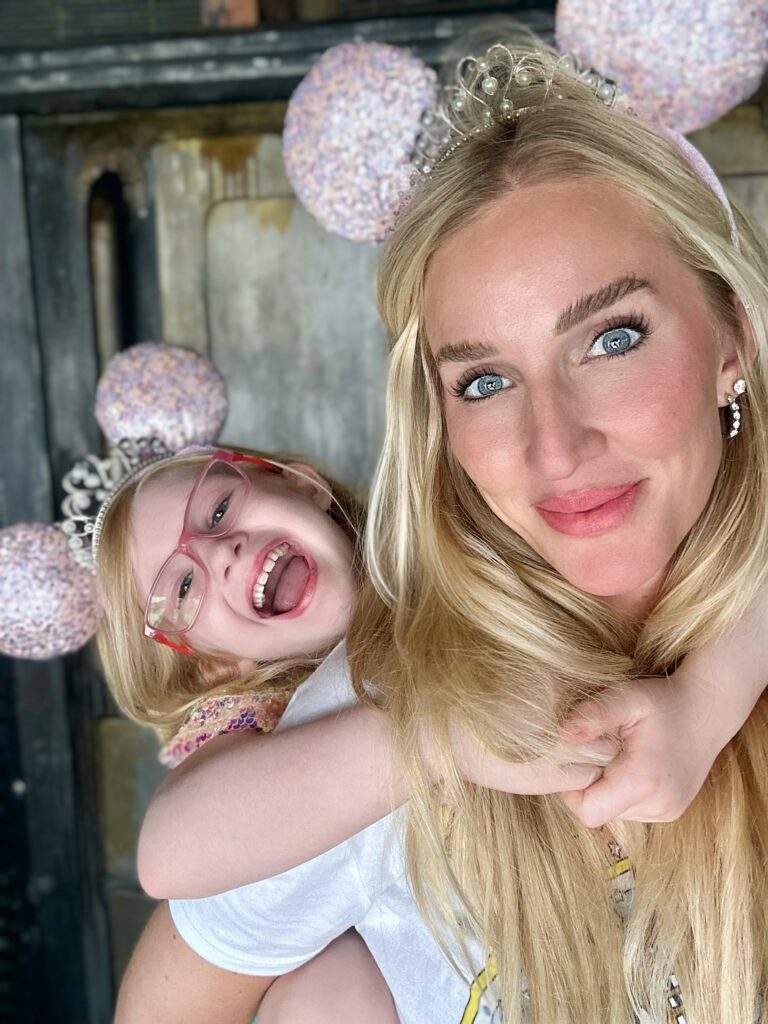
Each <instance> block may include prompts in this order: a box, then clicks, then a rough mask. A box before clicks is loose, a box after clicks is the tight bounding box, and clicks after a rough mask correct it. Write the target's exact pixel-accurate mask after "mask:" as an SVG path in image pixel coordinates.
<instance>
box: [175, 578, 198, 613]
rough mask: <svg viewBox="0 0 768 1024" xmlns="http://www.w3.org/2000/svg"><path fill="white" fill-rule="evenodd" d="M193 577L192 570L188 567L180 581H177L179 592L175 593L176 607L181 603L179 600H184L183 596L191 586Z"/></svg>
mask: <svg viewBox="0 0 768 1024" xmlns="http://www.w3.org/2000/svg"><path fill="white" fill-rule="evenodd" d="M193 578H194V573H193V572H192V570H191V569H189V570H188V571H187V572H185V573H184V575H183V576H182V578H181V582H180V583H179V592H178V594H177V595H176V607H177V608H178V607H179V606H180V605H181V602H182V601H183V600H184V598H185V597H186V596H187V594H188V593H189V591H190V588H191V586H192V580H193Z"/></svg>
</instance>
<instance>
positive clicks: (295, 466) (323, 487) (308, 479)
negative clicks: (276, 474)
mask: <svg viewBox="0 0 768 1024" xmlns="http://www.w3.org/2000/svg"><path fill="white" fill-rule="evenodd" d="M287 466H288V469H289V470H290V471H292V472H288V473H283V479H284V480H286V481H287V482H289V483H290V485H291V486H292V487H294V488H295V489H296V490H297V491H299V492H300V493H301V494H306V495H307V497H308V498H311V499H312V501H314V503H315V504H316V505H317V507H318V508H321V509H322V510H323V512H327V511H328V509H329V508H330V507H331V502H332V501H333V495H332V494H331V488H330V486H329V484H328V481H327V480H325V479H324V478H323V477H321V476H320V474H319V473H318V472H317V471H316V470H314V469H312V467H311V466H307V465H306V464H305V463H303V462H289V463H287Z"/></svg>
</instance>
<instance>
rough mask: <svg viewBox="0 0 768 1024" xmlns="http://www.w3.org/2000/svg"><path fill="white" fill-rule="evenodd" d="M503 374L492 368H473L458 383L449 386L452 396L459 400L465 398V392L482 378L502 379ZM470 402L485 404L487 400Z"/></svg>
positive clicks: (471, 399)
mask: <svg viewBox="0 0 768 1024" xmlns="http://www.w3.org/2000/svg"><path fill="white" fill-rule="evenodd" d="M502 376H503V374H501V373H499V371H498V370H493V369H491V367H482V366H481V367H477V366H473V367H472V369H471V370H465V371H464V373H462V375H461V377H459V379H458V380H457V381H456V383H455V384H451V385H450V386H449V390H450V392H451V394H452V395H455V396H456V397H457V398H465V392H466V390H467V388H468V387H469V386H470V384H474V382H475V381H476V380H480V378H481V377H502ZM486 397H487V398H492V397H493V396H492V395H487V396H486ZM466 401H468V402H483V401H485V398H468V399H466Z"/></svg>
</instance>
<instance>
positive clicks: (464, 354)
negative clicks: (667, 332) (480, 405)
mask: <svg viewBox="0 0 768 1024" xmlns="http://www.w3.org/2000/svg"><path fill="white" fill-rule="evenodd" d="M643 289H647V290H648V291H655V288H654V287H653V285H652V284H651V282H650V281H649V280H648V279H647V278H645V277H637V276H636V275H635V274H624V275H623V276H622V277H617V278H616V280H615V281H611V282H610V283H609V284H605V285H603V287H602V288H598V290H597V291H595V292H591V293H590V294H589V295H582V296H581V298H580V299H577V300H576V302H572V303H571V305H570V306H568V308H567V309H565V310H564V311H563V312H562V313H561V314H560V316H559V317H558V318H557V323H556V325H555V334H556V335H557V334H565V333H566V331H570V330H571V328H572V327H576V326H577V324H580V323H581V322H582V321H583V320H586V319H588V317H590V316H593V315H594V314H595V313H599V312H600V310H601V309H606V308H607V307H608V306H612V305H613V304H614V302H618V301H619V299H623V298H625V297H626V296H627V295H631V294H632V293H633V292H638V291H641V290H643ZM498 354H499V351H498V349H497V348H495V347H494V346H493V345H489V344H488V343H487V342H485V341H459V342H456V343H454V344H450V345H443V346H442V347H441V348H439V349H438V350H437V352H435V365H436V366H437V367H438V368H439V367H441V366H442V365H443V363H472V362H474V361H475V360H476V359H491V358H493V357H494V356H497V355H498Z"/></svg>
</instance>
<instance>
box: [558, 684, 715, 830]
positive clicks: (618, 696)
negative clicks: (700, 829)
mask: <svg viewBox="0 0 768 1024" xmlns="http://www.w3.org/2000/svg"><path fill="white" fill-rule="evenodd" d="M699 703H700V701H699V700H698V695H695V694H690V692H689V690H688V688H687V687H685V686H680V685H677V684H676V681H675V677H674V676H673V677H671V678H670V679H642V680H638V681H637V682H635V683H632V684H631V685H630V686H628V687H627V689H626V690H624V691H621V692H617V693H611V694H608V695H605V696H603V697H601V698H599V699H596V700H594V701H590V702H589V703H588V705H587V706H585V707H584V709H583V711H582V712H580V713H578V714H577V715H576V716H574V717H573V718H572V719H570V721H569V722H568V723H567V724H566V726H565V727H564V729H563V734H564V736H565V738H566V739H568V740H570V741H571V742H573V743H579V744H582V743H585V742H589V741H590V740H594V739H595V738H597V737H598V736H602V735H603V734H604V733H613V734H615V735H616V736H618V737H619V739H620V742H621V751H620V753H619V754H618V756H617V757H616V758H615V760H614V761H612V762H611V763H610V764H609V765H607V766H606V768H605V771H604V773H603V776H602V778H600V779H599V780H597V781H596V782H595V783H593V784H592V785H591V786H589V787H588V788H587V789H585V790H583V791H582V792H578V791H571V792H564V793H563V799H564V800H565V802H566V803H567V804H568V806H569V807H570V808H571V810H572V811H573V813H574V814H575V815H576V817H577V818H578V819H579V820H580V821H581V822H582V823H583V824H584V825H587V826H589V827H590V828H596V827H598V826H600V825H604V824H605V823H606V822H607V821H611V820H613V819H616V818H621V819H623V820H625V821H647V822H659V821H674V820H675V819H676V818H679V817H680V815H681V814H682V813H683V812H684V811H685V810H686V808H687V807H688V805H689V804H690V803H691V801H692V800H693V798H694V797H695V796H696V794H697V793H698V792H699V790H700V789H701V787H702V785H703V783H704V780H705V779H706V777H707V775H708V774H709V771H710V769H711V768H712V765H713V763H714V761H715V758H716V757H717V755H718V754H719V753H720V751H721V750H722V748H723V747H724V746H725V744H726V743H727V742H728V740H729V739H730V738H731V737H730V735H728V730H727V729H726V730H723V729H722V727H721V725H720V723H718V721H717V715H716V714H711V713H710V714H702V709H701V708H699V707H698V704H699Z"/></svg>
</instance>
